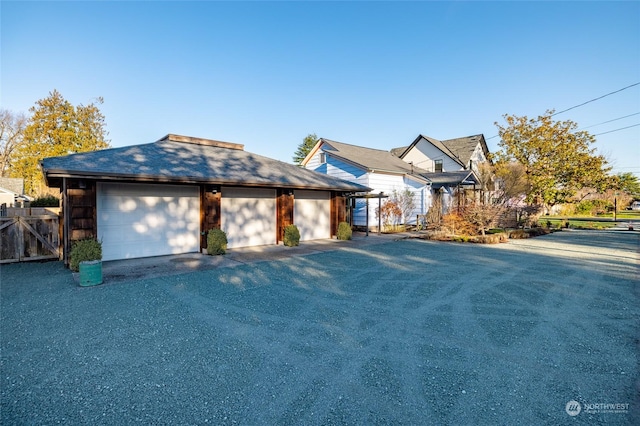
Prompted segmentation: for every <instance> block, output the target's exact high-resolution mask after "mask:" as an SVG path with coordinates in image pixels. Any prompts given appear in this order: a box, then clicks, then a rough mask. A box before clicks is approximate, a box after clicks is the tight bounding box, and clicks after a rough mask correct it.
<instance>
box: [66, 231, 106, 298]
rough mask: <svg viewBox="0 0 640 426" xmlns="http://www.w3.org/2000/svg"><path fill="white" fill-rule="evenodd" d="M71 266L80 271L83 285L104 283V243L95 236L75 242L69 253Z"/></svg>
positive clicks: (72, 268)
mask: <svg viewBox="0 0 640 426" xmlns="http://www.w3.org/2000/svg"><path fill="white" fill-rule="evenodd" d="M69 268H71V270H72V271H76V272H77V271H80V285H81V286H83V287H86V286H92V285H98V284H102V243H101V242H100V241H98V240H96V239H95V238H86V239H84V240H78V241H76V242H74V243H73V246H72V248H71V252H70V253H69Z"/></svg>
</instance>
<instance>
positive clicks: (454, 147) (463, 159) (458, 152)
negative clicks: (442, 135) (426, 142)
mask: <svg viewBox="0 0 640 426" xmlns="http://www.w3.org/2000/svg"><path fill="white" fill-rule="evenodd" d="M442 144H443V145H444V146H446V147H447V149H448V150H449V152H451V153H452V155H454V157H455V159H457V160H458V161H459V162H460V163H462V164H463V165H464V166H465V167H466V166H468V165H469V160H471V157H472V156H473V153H474V152H475V150H476V148H477V147H478V145H480V146H481V147H482V151H483V153H484V155H485V157H488V154H489V149H488V148H487V142H486V141H485V140H484V135H482V134H480V135H472V136H466V137H463V138H455V139H448V140H445V141H442Z"/></svg>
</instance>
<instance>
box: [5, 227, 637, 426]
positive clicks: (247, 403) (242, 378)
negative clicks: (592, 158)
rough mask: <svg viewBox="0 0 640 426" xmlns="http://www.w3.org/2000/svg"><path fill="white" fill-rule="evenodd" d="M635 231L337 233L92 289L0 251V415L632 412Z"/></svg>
mask: <svg viewBox="0 0 640 426" xmlns="http://www.w3.org/2000/svg"><path fill="white" fill-rule="evenodd" d="M638 236H639V234H638V233H637V232H636V233H631V232H597V231H591V232H589V231H574V232H559V233H555V234H552V235H548V236H544V237H538V238H535V239H530V240H519V241H512V242H510V243H508V244H501V245H472V244H456V243H438V242H431V241H422V240H400V241H390V242H386V243H383V244H377V245H371V246H368V247H358V246H355V245H349V243H348V242H347V243H345V244H341V245H336V247H338V249H337V250H332V251H327V252H323V253H317V254H311V255H305V256H299V257H292V258H285V259H279V260H273V261H268V262H259V263H253V264H244V265H239V266H236V267H232V268H228V267H227V268H216V269H212V270H205V271H197V272H193V273H186V274H181V275H172V276H164V277H153V278H146V279H133V280H129V281H126V280H125V281H119V282H116V283H111V284H105V285H102V286H98V287H93V288H80V287H77V286H75V285H74V284H73V280H72V277H71V273H70V272H69V271H68V270H65V269H64V268H63V267H62V265H61V264H60V263H59V262H53V263H30V264H26V263H25V264H12V265H2V267H1V269H0V285H1V287H0V290H1V292H0V295H1V306H0V307H1V321H2V323H1V332H2V334H1V338H2V341H1V349H2V353H1V364H0V368H1V377H0V403H1V407H0V409H1V418H0V423H2V424H7V425H9V424H55V423H63V424H92V425H93V424H134V423H140V424H205V423H212V424H246V425H255V424H277V425H286V424H304V425H309V424H311V425H313V424H362V425H371V424H411V425H416V424H437V425H442V424H456V425H457V424H468V425H471V424H474V425H475V424H508V425H513V424H537V425H538V424H599V423H602V424H640V402H639V390H640V381H639V377H640V374H639V367H638V365H639V346H638V345H639V342H638V337H639V336H640V334H639V329H640V327H639V325H640V289H639V285H638V260H639V256H638V247H639V245H638V243H639V239H638ZM572 400H573V401H576V402H577V403H578V404H577V405H576V404H573V405H571V404H569V406H568V405H567V403H569V402H570V401H572ZM567 409H568V410H567ZM578 409H580V412H579V413H577V410H578ZM568 413H569V414H568ZM570 414H572V415H570ZM576 414H577V415H576Z"/></svg>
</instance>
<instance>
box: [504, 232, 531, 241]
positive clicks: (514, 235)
mask: <svg viewBox="0 0 640 426" xmlns="http://www.w3.org/2000/svg"><path fill="white" fill-rule="evenodd" d="M509 238H511V239H512V240H523V239H525V238H529V233H528V232H527V231H525V230H524V229H515V230H513V231H511V232H509Z"/></svg>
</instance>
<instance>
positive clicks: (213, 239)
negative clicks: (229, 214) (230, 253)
mask: <svg viewBox="0 0 640 426" xmlns="http://www.w3.org/2000/svg"><path fill="white" fill-rule="evenodd" d="M226 252H227V234H226V232H224V231H223V230H222V229H210V230H209V232H208V233H207V253H208V254H210V255H217V254H225V253H226Z"/></svg>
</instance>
